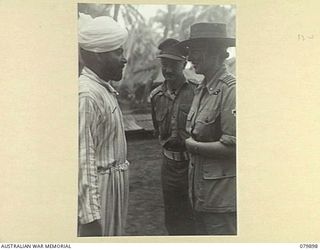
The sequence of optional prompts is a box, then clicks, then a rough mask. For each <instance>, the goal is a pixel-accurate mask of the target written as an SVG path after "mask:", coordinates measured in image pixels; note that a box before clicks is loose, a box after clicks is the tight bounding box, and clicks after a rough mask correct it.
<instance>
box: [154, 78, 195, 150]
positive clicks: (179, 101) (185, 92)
mask: <svg viewBox="0 0 320 250" xmlns="http://www.w3.org/2000/svg"><path fill="white" fill-rule="evenodd" d="M194 88H195V85H194V83H191V82H185V83H184V84H183V85H182V86H181V87H180V89H179V90H177V91H176V92H177V93H176V94H172V93H170V92H169V90H168V89H167V84H166V82H164V83H163V84H161V85H160V86H158V87H157V88H155V89H154V90H153V91H152V92H151V94H150V97H151V107H152V110H151V114H152V120H153V125H154V128H155V135H156V136H158V137H159V141H160V144H161V145H162V146H163V147H164V148H166V149H167V150H171V151H176V152H182V151H185V150H186V148H185V142H184V141H185V139H186V138H188V137H189V136H188V134H187V132H186V120H187V115H188V112H189V110H190V106H191V103H192V100H193V96H194Z"/></svg>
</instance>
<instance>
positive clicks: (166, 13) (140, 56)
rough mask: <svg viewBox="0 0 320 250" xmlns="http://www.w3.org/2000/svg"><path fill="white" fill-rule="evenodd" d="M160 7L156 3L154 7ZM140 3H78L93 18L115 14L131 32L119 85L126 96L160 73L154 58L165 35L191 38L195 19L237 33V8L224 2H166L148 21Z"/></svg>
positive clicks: (180, 38) (124, 96) (123, 95)
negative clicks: (220, 24)
mask: <svg viewBox="0 0 320 250" xmlns="http://www.w3.org/2000/svg"><path fill="white" fill-rule="evenodd" d="M155 8H157V6H155ZM138 9H139V6H138V5H130V4H125V5H119V4H116V5H114V4H84V3H79V5H78V10H79V12H82V13H86V14H90V15H91V16H92V17H97V16H101V15H108V16H112V17H113V18H114V19H115V20H118V21H119V22H121V23H122V24H123V25H124V26H125V27H126V28H127V29H128V31H129V38H128V42H127V43H126V44H125V47H124V50H125V54H126V56H127V59H128V63H127V66H126V68H125V72H124V78H123V79H122V80H121V82H120V84H116V85H114V86H115V87H117V86H120V87H118V90H119V92H120V94H122V97H123V98H127V99H128V98H129V99H130V97H134V95H135V94H134V93H135V90H136V89H137V88H140V87H141V85H148V84H150V81H152V80H153V79H155V78H157V77H158V75H159V70H160V69H159V64H158V62H157V61H156V60H155V58H156V54H157V52H158V50H157V46H158V44H159V43H160V42H161V41H162V40H164V39H165V38H169V37H171V38H176V39H178V40H184V39H187V38H188V37H189V30H190V26H191V25H192V24H193V23H196V22H223V23H226V24H227V27H228V33H229V34H230V35H232V36H234V35H235V7H234V6H229V5H228V6H225V5H192V6H191V5H189V6H185V5H182V6H181V5H167V6H166V9H165V8H158V11H157V12H156V13H155V15H154V16H153V17H151V18H150V19H149V20H146V18H145V17H144V16H143V15H142V14H141V13H140V12H139V10H138Z"/></svg>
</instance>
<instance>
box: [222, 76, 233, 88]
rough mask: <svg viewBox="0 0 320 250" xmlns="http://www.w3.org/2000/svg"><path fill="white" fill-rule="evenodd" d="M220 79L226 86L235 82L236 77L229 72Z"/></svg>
mask: <svg viewBox="0 0 320 250" xmlns="http://www.w3.org/2000/svg"><path fill="white" fill-rule="evenodd" d="M221 80H222V81H223V82H224V83H226V84H227V86H228V87H230V86H232V85H234V84H236V78H235V77H234V76H233V75H231V74H227V75H226V76H224V77H222V78H221Z"/></svg>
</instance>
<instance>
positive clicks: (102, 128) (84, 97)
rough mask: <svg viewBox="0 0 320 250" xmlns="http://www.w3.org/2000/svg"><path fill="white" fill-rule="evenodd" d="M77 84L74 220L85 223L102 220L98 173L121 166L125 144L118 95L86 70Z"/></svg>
mask: <svg viewBox="0 0 320 250" xmlns="http://www.w3.org/2000/svg"><path fill="white" fill-rule="evenodd" d="M79 84H80V85H79V193H78V218H79V222H80V223H81V224H86V223H90V222H92V221H94V220H98V219H101V218H102V217H103V215H101V194H100V189H99V183H98V182H99V172H103V171H106V170H108V169H110V168H113V167H116V166H119V165H123V164H125V163H126V156H127V145H126V139H125V134H124V126H123V118H122V113H121V111H120V108H119V105H118V102H117V99H116V95H117V94H118V93H117V92H116V91H115V90H114V89H113V88H112V86H111V85H110V84H109V83H108V82H106V81H104V80H102V79H100V78H99V77H98V76H97V75H96V74H95V73H94V72H93V71H91V70H90V69H88V68H87V67H85V68H84V69H83V70H82V73H81V75H80V78H79Z"/></svg>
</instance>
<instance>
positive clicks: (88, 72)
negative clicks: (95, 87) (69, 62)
mask: <svg viewBox="0 0 320 250" xmlns="http://www.w3.org/2000/svg"><path fill="white" fill-rule="evenodd" d="M81 75H84V76H86V77H88V78H90V79H91V80H93V81H95V82H96V83H98V84H100V85H102V86H103V87H105V88H106V89H107V90H108V91H109V92H110V93H112V94H114V95H119V93H118V91H116V90H115V89H114V88H113V87H112V86H111V84H110V83H109V82H107V81H104V80H102V79H101V78H100V77H99V76H98V75H97V74H96V73H94V72H93V71H92V70H91V69H89V68H88V67H86V66H85V67H84V68H83V69H82V71H81Z"/></svg>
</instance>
